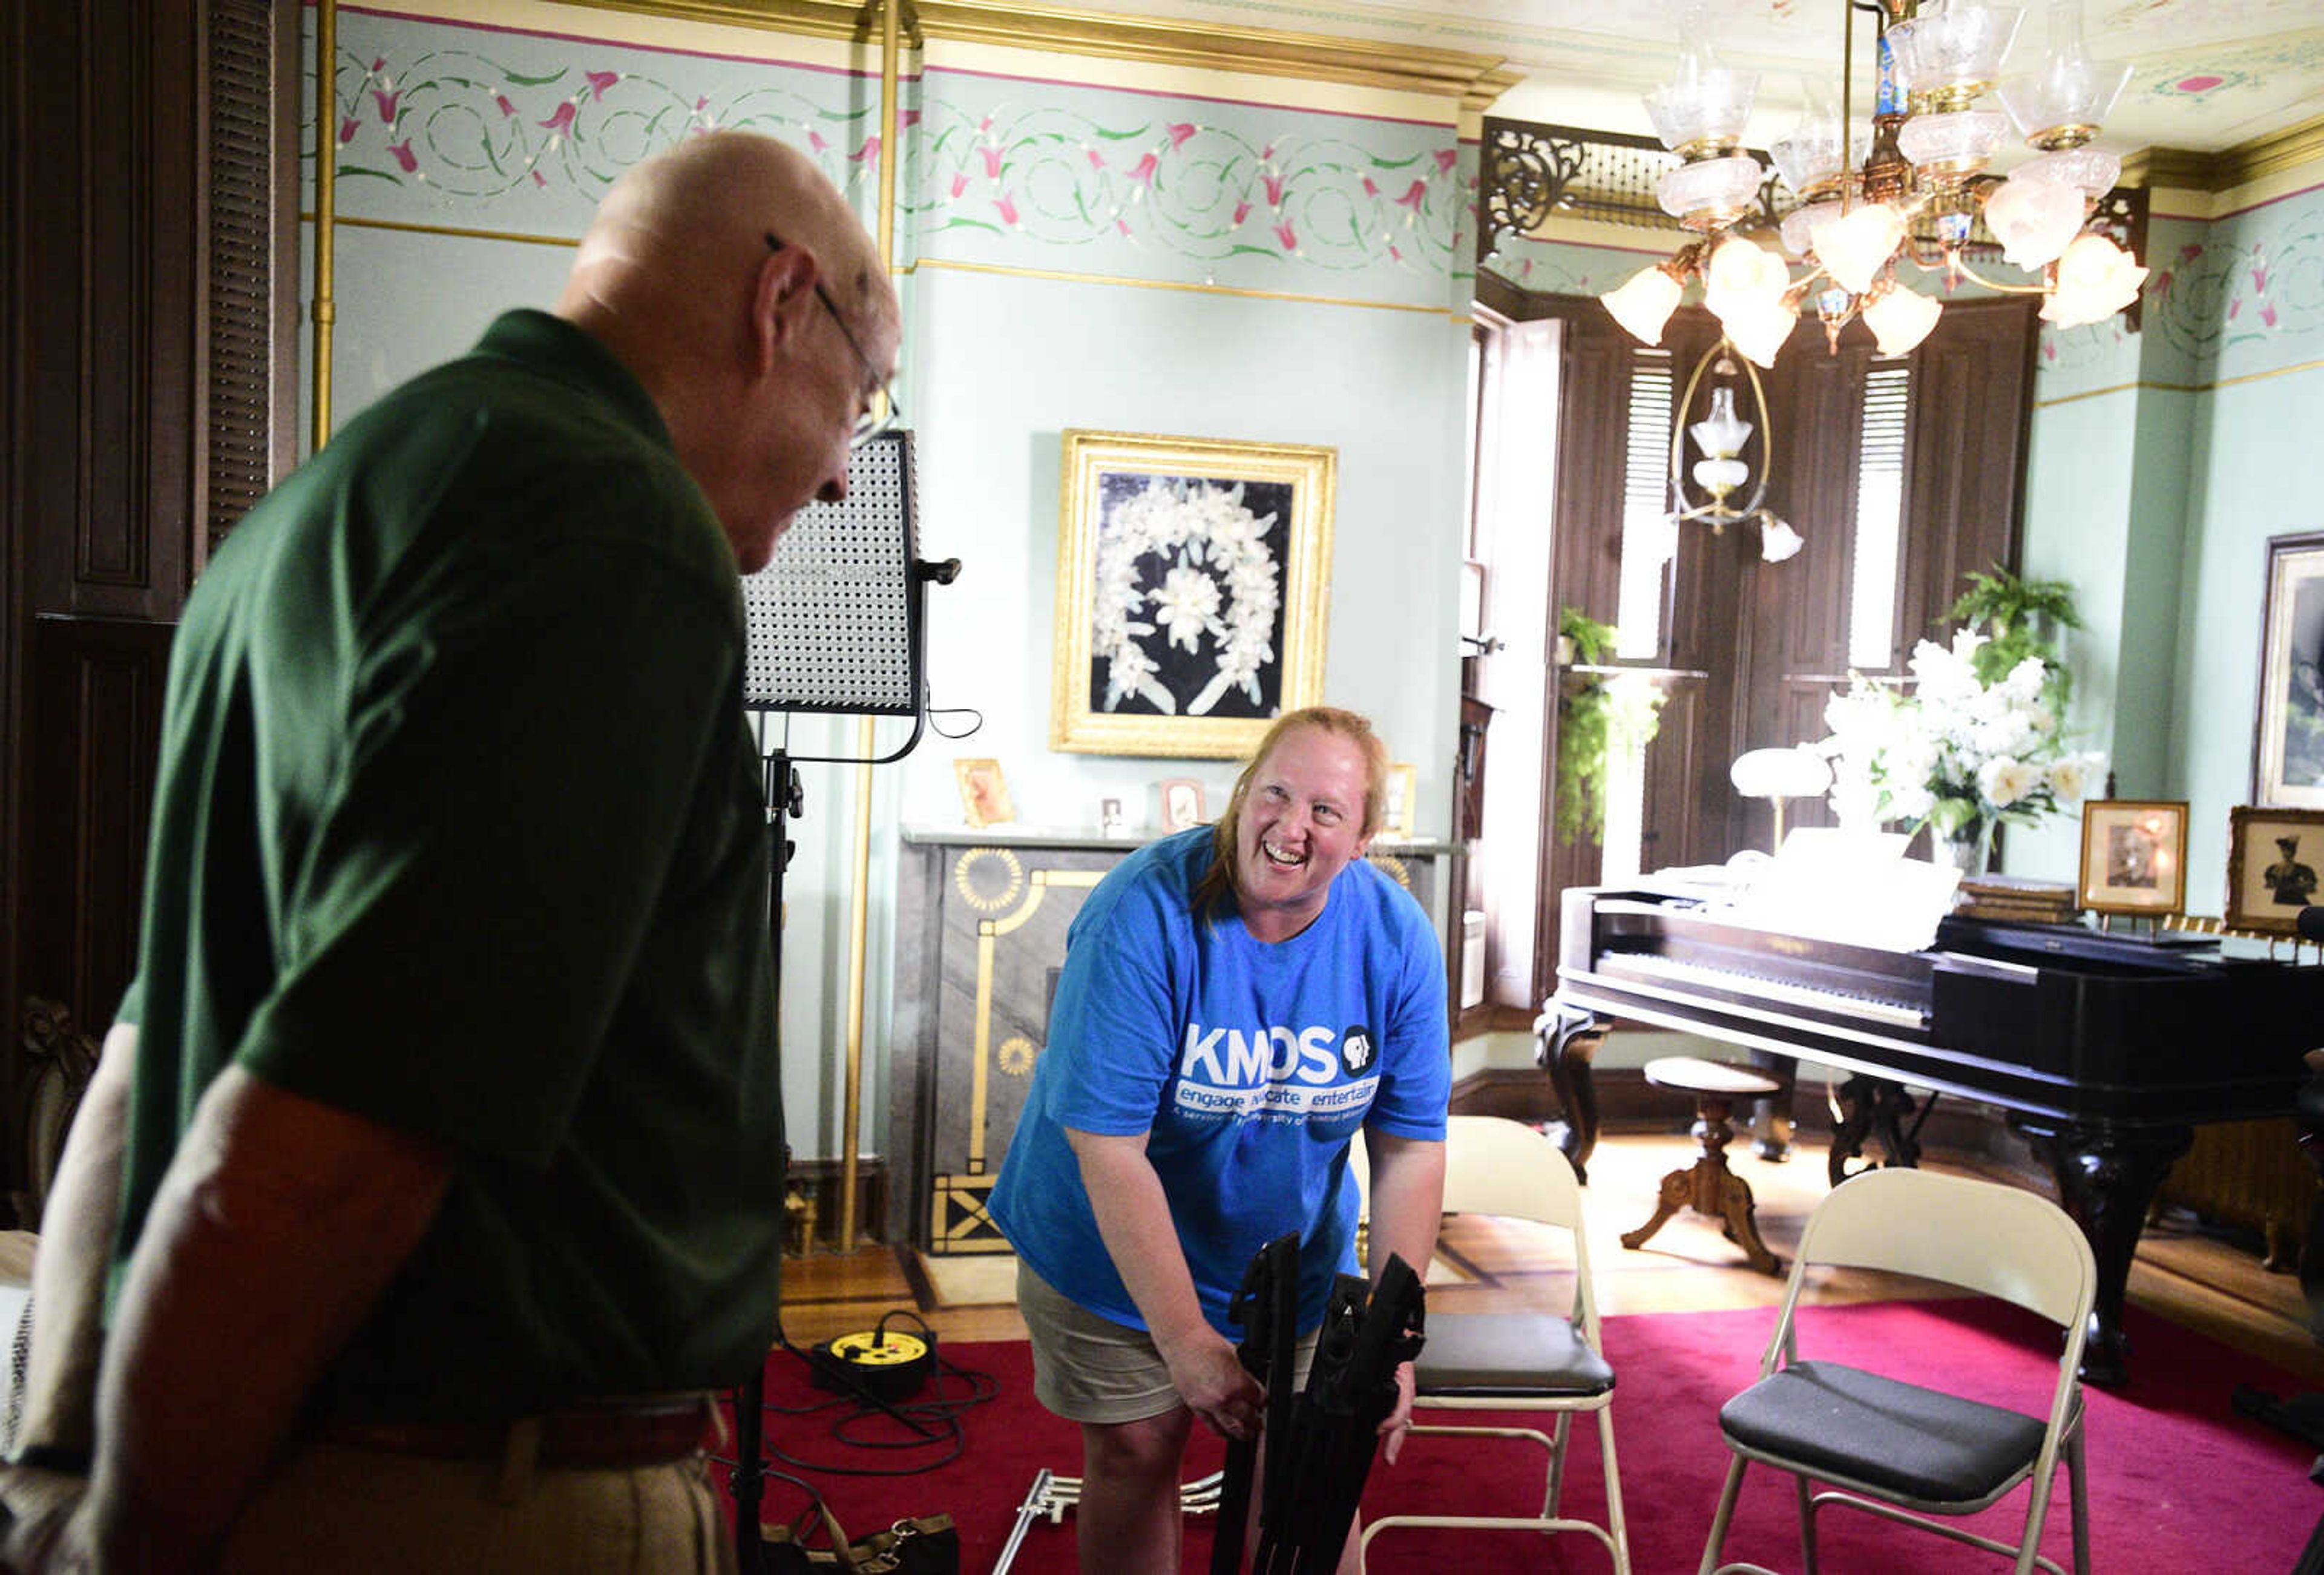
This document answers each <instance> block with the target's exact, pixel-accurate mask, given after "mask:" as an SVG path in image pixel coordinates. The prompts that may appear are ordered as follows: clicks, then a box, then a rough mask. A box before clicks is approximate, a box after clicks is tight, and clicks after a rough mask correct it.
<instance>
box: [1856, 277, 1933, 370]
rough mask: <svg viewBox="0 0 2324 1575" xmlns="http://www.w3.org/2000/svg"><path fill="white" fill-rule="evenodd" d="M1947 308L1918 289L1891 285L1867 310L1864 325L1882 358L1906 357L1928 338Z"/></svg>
mask: <svg viewBox="0 0 2324 1575" xmlns="http://www.w3.org/2000/svg"><path fill="white" fill-rule="evenodd" d="M1943 311H1944V308H1942V307H1941V306H1940V305H1938V304H1937V303H1936V302H1935V301H1934V300H1932V299H1930V298H1929V297H1927V296H1925V295H1923V294H1921V293H1920V291H1918V290H1907V289H1905V288H1904V286H1903V285H1901V284H1897V283H1894V282H1891V283H1890V284H1889V286H1888V288H1887V289H1886V290H1882V291H1880V292H1879V293H1878V294H1877V295H1875V296H1874V297H1873V298H1872V299H1871V300H1869V301H1868V302H1867V303H1866V304H1865V307H1864V326H1865V327H1867V328H1870V329H1871V330H1872V337H1873V339H1874V341H1875V342H1876V343H1877V344H1878V345H1879V346H1880V354H1881V355H1906V354H1909V353H1910V352H1911V351H1912V349H1913V348H1914V346H1915V345H1918V344H1920V342H1921V341H1922V340H1923V339H1925V338H1927V337H1928V336H1929V335H1930V333H1931V331H1932V330H1933V329H1934V328H1935V327H1936V326H1937V318H1938V317H1939V316H1940V315H1941V313H1942V312H1943Z"/></svg>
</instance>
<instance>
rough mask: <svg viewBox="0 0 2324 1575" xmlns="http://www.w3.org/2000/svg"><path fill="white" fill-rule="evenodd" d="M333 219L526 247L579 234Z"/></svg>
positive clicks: (564, 241)
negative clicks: (536, 233)
mask: <svg viewBox="0 0 2324 1575" xmlns="http://www.w3.org/2000/svg"><path fill="white" fill-rule="evenodd" d="M299 217H300V219H301V220H302V221H304V222H306V223H308V224H312V223H313V222H314V221H315V216H314V215H313V214H311V213H302V214H300V216H299ZM333 222H335V223H336V224H337V226H339V228H341V229H343V230H401V231H402V232H403V233H404V234H406V235H457V236H459V237H460V238H462V239H463V240H469V241H512V242H514V243H516V244H520V245H525V246H563V247H566V248H567V249H568V250H569V249H570V248H572V247H575V246H578V245H579V244H581V242H580V239H579V237H578V236H570V237H568V236H565V235H522V234H520V233H519V232H517V231H515V230H472V229H466V228H464V227H462V226H458V225H415V224H411V223H409V222H407V221H405V220H402V219H373V218H348V217H347V216H346V215H344V214H342V215H340V216H338V217H337V219H335V220H334V221H333Z"/></svg>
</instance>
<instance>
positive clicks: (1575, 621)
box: [1555, 607, 1663, 847]
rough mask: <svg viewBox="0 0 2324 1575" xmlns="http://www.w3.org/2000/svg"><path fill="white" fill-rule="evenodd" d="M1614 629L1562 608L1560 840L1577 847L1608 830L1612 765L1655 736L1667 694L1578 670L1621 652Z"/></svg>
mask: <svg viewBox="0 0 2324 1575" xmlns="http://www.w3.org/2000/svg"><path fill="white" fill-rule="evenodd" d="M1614 639H1615V630H1614V626H1613V625H1612V624H1610V623H1600V622H1598V621H1597V620H1596V619H1594V618H1592V617H1591V616H1590V615H1589V614H1588V613H1583V612H1582V611H1580V610H1579V609H1577V608H1573V607H1561V608H1560V609H1558V613H1557V659H1558V662H1559V664H1560V665H1561V666H1563V667H1564V668H1567V669H1569V670H1568V673H1567V676H1566V679H1565V682H1564V683H1563V686H1561V692H1560V695H1559V698H1558V714H1557V809H1556V823H1555V824H1556V827H1557V838H1558V841H1559V842H1561V843H1564V844H1565V845H1566V846H1568V847H1571V846H1572V844H1573V841H1574V839H1575V838H1576V837H1579V836H1581V835H1582V834H1584V833H1587V834H1588V835H1589V838H1590V840H1591V842H1592V843H1597V842H1600V841H1602V840H1603V839H1604V837H1605V834H1606V788H1607V783H1608V781H1609V778H1611V776H1612V773H1613V762H1614V761H1615V760H1618V759H1621V758H1623V757H1625V756H1628V755H1629V754H1630V753H1632V752H1633V751H1637V750H1641V749H1644V748H1645V747H1646V745H1647V744H1648V743H1650V742H1652V741H1653V740H1654V736H1655V732H1657V731H1658V730H1659V729H1660V727H1661V725H1662V720H1661V712H1662V704H1663V695H1662V691H1661V690H1660V689H1658V688H1656V687H1655V686H1654V684H1653V683H1651V682H1650V681H1647V680H1646V679H1645V678H1643V677H1640V678H1637V679H1635V680H1634V679H1632V678H1631V677H1629V676H1628V675H1626V674H1620V673H1602V672H1574V671H1572V670H1571V669H1572V668H1576V667H1580V668H1594V667H1597V666H1599V665H1600V663H1602V662H1604V661H1606V660H1607V659H1609V658H1610V657H1612V656H1613V654H1614Z"/></svg>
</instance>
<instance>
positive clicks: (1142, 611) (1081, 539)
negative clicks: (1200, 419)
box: [1049, 431, 1339, 760]
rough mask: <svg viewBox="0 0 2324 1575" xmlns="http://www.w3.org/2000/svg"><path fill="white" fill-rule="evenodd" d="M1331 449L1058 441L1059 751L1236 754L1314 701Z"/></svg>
mask: <svg viewBox="0 0 2324 1575" xmlns="http://www.w3.org/2000/svg"><path fill="white" fill-rule="evenodd" d="M1338 463H1339V454H1338V450H1336V449H1333V448H1323V447H1310V446H1306V445H1302V444H1291V443H1240V442H1234V441H1231V440H1228V439H1224V438H1213V437H1155V436H1150V435H1144V434H1139V433H1131V432H1088V431H1068V432H1067V433H1065V456H1064V465H1063V472H1062V474H1061V477H1060V479H1059V483H1058V512H1059V516H1060V518H1059V522H1058V532H1057V537H1058V539H1057V622H1056V640H1055V654H1056V672H1055V675H1054V677H1053V679H1052V686H1051V690H1050V711H1049V745H1050V747H1051V748H1052V749H1057V750H1066V751H1078V752H1081V753H1084V754H1106V755H1176V756H1181V757H1192V758H1209V759H1217V760H1239V759H1240V758H1242V757H1243V756H1246V755H1248V754H1250V751H1251V750H1252V749H1253V748H1254V747H1255V746H1256V745H1257V744H1258V742H1259V736H1260V735H1261V734H1262V733H1264V732H1266V731H1267V725H1268V723H1269V722H1270V721H1272V720H1273V719H1274V718H1275V717H1277V716H1278V715H1280V714H1283V713H1284V712H1286V711H1293V710H1296V709H1298V708H1299V707H1300V706H1302V705H1314V703H1315V702H1316V701H1317V700H1319V699H1321V698H1322V696H1323V634H1324V628H1325V624H1326V622H1327V621H1328V616H1329V611H1330V607H1329V603H1330V576H1331V563H1332V510H1333V483H1334V477H1335V475H1336V473H1337V468H1338Z"/></svg>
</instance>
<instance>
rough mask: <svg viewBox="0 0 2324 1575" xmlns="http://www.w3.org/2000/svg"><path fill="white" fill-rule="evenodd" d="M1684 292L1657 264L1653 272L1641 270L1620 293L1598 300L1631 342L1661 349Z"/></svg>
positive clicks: (1611, 293)
mask: <svg viewBox="0 0 2324 1575" xmlns="http://www.w3.org/2000/svg"><path fill="white" fill-rule="evenodd" d="M1682 290H1683V287H1682V286H1681V285H1680V283H1679V281H1677V279H1675V278H1674V277H1673V276H1672V274H1671V272H1670V270H1669V269H1667V268H1665V267H1664V266H1663V265H1662V264H1661V263H1655V265H1654V266H1653V267H1651V268H1641V269H1640V270H1638V272H1636V273H1634V274H1632V275H1631V276H1630V277H1629V279H1628V281H1626V282H1624V283H1623V284H1622V285H1621V286H1620V287H1619V288H1618V289H1616V290H1609V291H1608V292H1607V293H1606V294H1604V295H1601V296H1600V297H1599V298H1598V299H1600V300H1601V301H1603V302H1604V303H1605V306H1606V309H1607V310H1608V311H1609V312H1612V313H1613V314H1614V320H1615V321H1616V322H1618V323H1619V324H1621V325H1622V328H1623V331H1624V332H1626V333H1628V335H1629V336H1630V337H1631V338H1633V339H1636V340H1637V341H1638V342H1639V343H1640V344H1644V345H1659V344H1661V343H1662V342H1663V328H1664V327H1665V325H1667V324H1668V323H1669V322H1670V319H1671V313H1673V312H1674V311H1676V310H1678V299H1679V296H1680V294H1681V292H1682Z"/></svg>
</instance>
